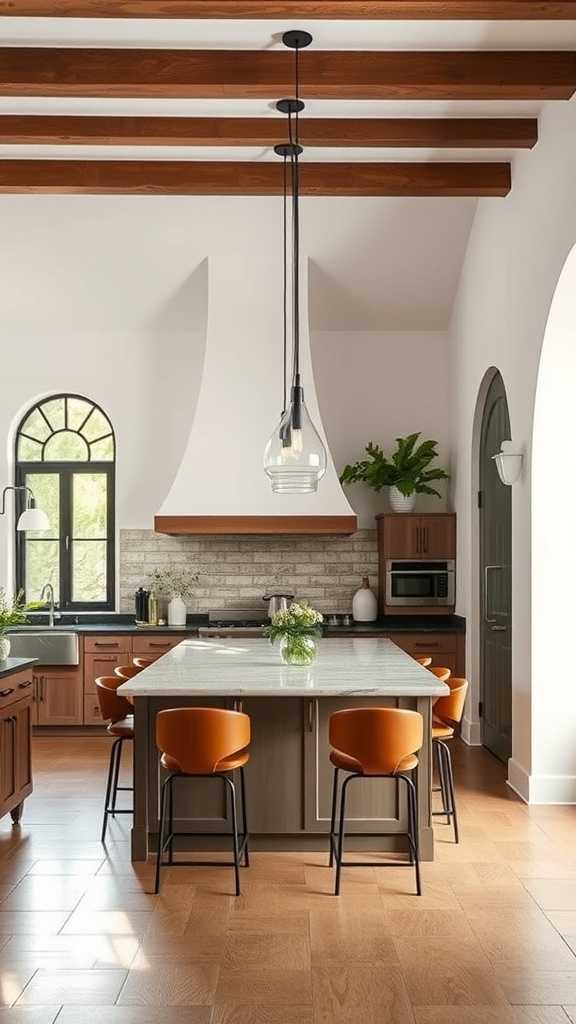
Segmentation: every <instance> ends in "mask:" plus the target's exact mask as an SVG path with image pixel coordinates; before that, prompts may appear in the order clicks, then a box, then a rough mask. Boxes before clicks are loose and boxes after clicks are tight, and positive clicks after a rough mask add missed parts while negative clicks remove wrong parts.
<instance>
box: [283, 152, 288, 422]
mask: <svg viewBox="0 0 576 1024" xmlns="http://www.w3.org/2000/svg"><path fill="white" fill-rule="evenodd" d="M283 171H284V202H283V210H282V222H283V239H284V246H283V249H284V251H283V257H282V261H283V271H284V285H283V296H282V302H283V312H284V343H283V375H282V415H284V413H285V412H286V399H287V390H288V380H287V377H288V367H287V364H288V165H287V163H286V157H284V166H283Z"/></svg>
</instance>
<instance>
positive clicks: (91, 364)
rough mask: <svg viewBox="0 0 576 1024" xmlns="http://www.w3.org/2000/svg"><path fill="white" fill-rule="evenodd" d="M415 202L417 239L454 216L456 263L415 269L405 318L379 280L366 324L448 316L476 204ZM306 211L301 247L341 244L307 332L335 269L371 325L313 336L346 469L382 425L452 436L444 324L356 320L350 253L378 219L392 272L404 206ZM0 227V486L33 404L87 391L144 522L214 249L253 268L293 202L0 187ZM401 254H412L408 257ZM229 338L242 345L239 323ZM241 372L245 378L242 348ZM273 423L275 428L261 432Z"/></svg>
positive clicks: (180, 419)
mask: <svg viewBox="0 0 576 1024" xmlns="http://www.w3.org/2000/svg"><path fill="white" fill-rule="evenodd" d="M418 203H419V204H421V205H419V210H420V218H421V222H422V224H423V225H424V226H425V235H426V241H425V243H423V244H425V245H427V246H431V245H432V239H433V238H436V237H437V232H438V226H439V225H440V224H441V223H445V224H446V226H447V232H448V235H447V237H448V238H449V239H450V252H451V255H450V260H449V261H448V263H447V269H446V273H445V274H444V276H442V275H441V274H440V275H435V278H434V282H433V283H431V285H430V287H429V288H428V289H427V288H426V287H425V284H424V282H423V281H422V280H421V277H420V276H419V277H418V281H417V288H416V291H417V292H418V295H419V302H418V303H415V304H408V303H405V305H404V307H403V312H402V309H401V308H400V306H399V305H398V303H397V304H396V305H395V306H394V310H393V317H392V313H391V312H390V311H389V309H388V301H387V298H386V297H387V295H388V293H385V296H384V298H385V299H386V301H384V300H383V299H382V295H380V294H379V293H378V290H375V291H374V295H373V298H372V302H371V304H370V308H369V311H368V312H369V316H367V323H368V324H369V326H370V327H371V328H372V327H373V326H374V325H375V324H377V323H378V322H380V323H381V325H382V328H383V329H385V327H386V325H387V318H388V316H390V317H391V318H393V321H394V324H395V325H396V324H397V323H398V321H399V319H401V318H402V317H404V320H405V322H406V323H407V325H408V326H409V325H410V323H411V322H413V321H414V317H416V319H417V321H418V323H420V321H421V320H422V318H423V317H424V319H425V318H426V316H428V318H429V320H430V322H431V323H434V324H437V322H438V318H439V317H441V313H442V310H443V309H445V308H446V306H447V295H448V294H449V292H450V289H451V288H452V287H453V285H452V281H453V276H454V258H453V251H454V248H456V249H459V251H461V250H462V247H463V246H464V245H465V241H466V237H467V231H468V227H469V224H470V219H471V215H472V212H473V206H474V204H473V203H472V202H471V201H470V200H462V201H460V200H455V201H454V204H455V205H454V206H447V205H446V203H445V202H444V203H443V202H442V201H440V202H438V201H434V200H419V201H418ZM303 214H304V216H303V222H304V224H303V228H304V230H303V249H304V256H306V255H310V256H311V257H312V258H313V259H314V260H315V261H316V262H317V264H318V266H320V267H322V266H323V265H324V262H325V257H326V254H327V253H330V264H329V266H330V273H331V280H332V281H333V285H334V286H333V288H332V290H329V291H328V292H326V288H325V287H324V286H323V290H321V293H320V299H319V298H318V295H316V297H313V298H312V303H311V305H312V328H314V324H315V323H318V322H319V321H322V320H324V319H325V318H324V317H323V314H322V302H325V301H329V302H330V303H332V302H333V298H334V295H335V294H336V292H335V289H336V290H337V281H336V279H335V278H334V274H336V272H337V271H338V272H339V273H340V274H341V275H342V280H343V281H346V284H347V294H348V296H349V298H350V302H351V303H352V307H351V308H353V309H355V310H356V313H355V318H356V320H357V321H360V322H359V323H358V329H357V330H356V331H355V332H347V331H346V332H344V331H336V332H333V333H318V332H314V331H313V349H314V359H315V360H316V359H317V366H316V372H317V374H318V375H319V376H320V377H321V378H324V377H326V383H324V381H323V380H318V379H317V386H318V390H319V392H320V391H321V395H320V404H321V409H322V415H323V418H324V420H325V423H326V424H329V426H327V433H328V439H329V442H330V446H331V449H332V453H333V456H334V461H335V464H336V468H337V469H341V468H342V466H343V465H344V464H345V462H346V461H348V460H350V459H352V458H355V457H356V456H357V455H360V453H361V450H362V446H363V444H364V443H365V442H366V441H367V440H368V439H370V438H371V437H375V438H376V437H380V438H381V439H382V440H383V441H385V442H390V443H391V442H392V441H393V438H394V436H395V435H396V433H397V432H398V431H399V432H401V433H407V432H408V431H409V430H411V429H418V427H420V426H421V427H422V429H424V430H425V431H426V432H427V433H431V434H432V435H434V436H438V438H439V440H441V441H444V443H445V441H446V430H445V426H444V427H442V423H444V422H445V404H446V400H445V395H446V393H445V390H442V376H443V375H442V371H441V365H442V359H443V358H444V359H445V354H444V356H443V354H442V352H443V345H444V341H445V339H444V336H443V335H442V333H441V332H436V333H434V332H432V333H427V332H423V333H422V334H421V335H418V334H411V333H410V332H409V331H406V332H404V333H400V334H398V333H396V334H386V333H378V332H371V331H370V332H367V333H362V331H361V327H362V326H363V324H362V311H363V309H364V307H365V303H364V302H363V301H360V300H359V298H358V296H361V295H363V292H362V288H365V286H366V284H365V273H364V266H363V264H361V263H360V264H358V265H356V264H355V263H354V262H353V263H352V264H350V261H349V256H350V253H351V252H354V253H357V252H360V251H361V249H362V239H361V235H362V231H363V230H368V228H369V232H370V233H369V247H370V254H371V260H372V261H373V262H374V261H376V260H378V261H379V263H378V266H379V274H378V275H377V276H378V280H384V281H385V280H387V276H388V267H389V265H391V264H393V265H395V264H396V261H397V258H398V255H397V254H398V252H400V249H399V248H398V247H397V248H396V249H394V251H393V252H390V250H389V247H388V245H387V234H386V232H385V231H384V230H383V228H384V227H386V226H387V225H389V224H390V221H391V218H392V219H393V220H394V223H395V225H396V227H395V230H396V233H397V235H398V237H399V238H400V236H401V237H402V239H403V241H402V245H403V246H404V249H406V247H407V245H408V240H407V237H406V236H405V235H404V234H403V232H402V227H401V225H402V223H403V222H404V223H406V222H405V221H403V220H402V218H403V217H405V216H409V223H412V220H411V219H410V218H412V219H413V217H412V214H411V213H410V211H408V210H407V208H406V202H405V201H399V202H398V203H396V201H395V200H390V201H387V200H345V201H340V200H329V199H326V200H319V201H314V200H305V201H304V202H303ZM0 223H1V225H2V227H1V231H0V350H1V356H2V358H1V361H0V377H1V391H0V395H1V398H0V481H1V482H4V481H6V482H7V481H9V480H11V478H12V468H11V465H10V460H11V452H12V443H11V440H12V439H11V430H12V428H13V427H14V424H15V422H16V420H17V419H18V418H19V416H20V415H21V413H22V411H23V410H24V409H25V408H26V407H28V406H29V405H30V404H31V403H32V402H33V401H35V400H36V399H37V398H38V397H40V396H43V395H45V394H48V393H52V392H54V391H74V392H79V393H81V394H85V395H87V396H88V397H91V398H93V399H95V400H96V401H97V402H99V403H100V404H101V405H102V407H103V408H104V409H105V410H106V411H107V413H108V414H109V415H110V417H111V419H112V422H113V424H114V427H115V430H116V434H117V438H118V487H117V493H118V506H117V511H118V516H117V518H118V526H119V528H127V529H139V528H140V529H148V528H150V527H151V526H152V523H153V516H154V514H155V513H156V512H158V510H159V508H160V506H161V504H162V501H163V499H164V498H165V496H166V494H167V492H168V490H169V488H170V485H171V483H172V481H173V479H174V476H175V473H176V470H177V468H178V465H179V463H180V460H181V457H182V454H183V451H184V448H185V445H186V441H187V438H188V434H189V430H190V425H191V422H192V418H193V414H194V410H195V407H196V401H197V396H198V385H199V381H200V373H201V369H202V364H203V357H204V341H205V330H206V316H207V287H208V283H207V282H208V278H207V262H206V260H207V259H208V260H209V258H210V254H211V253H218V252H222V250H223V247H226V248H227V249H229V250H230V252H231V253H232V254H234V255H235V257H236V259H237V260H238V261H239V265H240V262H241V264H242V266H243V267H244V269H245V267H246V265H248V264H249V263H250V260H251V254H252V258H253V259H254V262H257V261H259V262H260V264H261V261H262V259H263V255H264V256H265V257H266V256H267V253H268V247H269V245H270V240H271V238H272V237H276V235H275V231H276V230H278V231H279V230H280V226H281V201H280V200H279V199H265V200H240V199H226V198H214V199H200V198H176V197H174V198H166V197H162V198H159V197H112V196H108V197H80V196H77V197H74V196H72V197H57V196H52V197H40V196H28V197H9V196H6V197H1V198H0ZM379 225H380V227H381V228H382V230H381V231H380V243H379V247H378V245H377V241H376V239H377V236H378V228H379ZM398 246H400V241H398ZM402 251H403V252H404V250H402ZM338 252H339V253H340V258H339V261H338V260H336V254H337V253H338ZM279 255H280V246H278V250H277V251H275V252H274V253H273V254H272V256H271V259H272V260H273V261H276V262H278V260H279ZM403 258H404V259H405V262H406V259H407V253H406V252H404V257H403ZM406 265H408V264H407V263H406ZM418 273H419V274H420V275H421V268H420V270H419V271H418ZM271 287H273V285H272V283H271V281H268V282H267V288H268V289H270V288H271ZM277 289H278V291H277V299H278V333H277V334H276V332H275V331H272V332H271V336H270V338H269V344H270V346H277V349H278V354H279V352H280V332H279V328H280V323H281V320H280V310H281V306H280V303H281V280H280V276H279V275H278V280H277ZM354 295H357V298H356V299H354ZM322 296H324V299H322ZM328 296H331V298H329V297H328ZM426 311H427V312H426ZM328 319H329V318H328ZM272 335H273V336H272ZM350 339H352V342H353V344H352V345H350V343H349V340H350ZM230 345H231V347H234V346H237V345H238V334H237V332H236V331H235V330H234V325H233V324H231V327H230ZM316 350H317V351H316ZM336 352H337V353H338V357H337V359H335V358H334V354H335V353H336ZM225 371H226V366H223V372H225ZM245 375H246V386H247V387H248V390H250V380H251V375H250V364H249V358H248V357H247V359H246V368H245ZM346 382H347V383H348V384H349V385H350V389H349V394H347V395H346V400H345V401H344V400H343V386H344V384H345V383H346ZM432 382H433V385H434V386H433V388H432V387H430V386H429V385H430V383H432ZM276 383H277V385H278V391H279V381H277V382H276ZM435 402H437V406H436V408H437V412H438V415H436V414H435V412H434V408H433V406H434V403H435ZM424 412H425V415H424ZM222 414H223V415H224V414H225V409H223V410H222ZM271 428H272V424H268V423H267V424H266V433H267V432H268V430H269V429H271ZM265 440H266V437H263V438H262V444H264V442H265ZM216 454H217V453H216ZM355 491H356V492H357V493H355V494H354V495H352V499H353V504H355V503H356V504H357V505H358V508H359V510H360V511H361V512H363V513H364V515H363V519H364V521H365V522H366V523H367V525H368V524H370V522H371V515H372V512H373V511H374V510H378V509H379V508H381V507H382V504H383V499H378V498H375V499H374V500H372V498H371V496H370V495H368V494H366V493H364V494H361V493H360V491H359V490H358V489H355ZM10 526H11V524H10V522H9V521H6V520H0V583H3V582H6V581H8V580H9V579H10V567H9V551H10V547H11V540H12V531H11V528H10Z"/></svg>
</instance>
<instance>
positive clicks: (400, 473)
mask: <svg viewBox="0 0 576 1024" xmlns="http://www.w3.org/2000/svg"><path fill="white" fill-rule="evenodd" d="M419 437H420V432H418V433H417V434H408V437H397V438H396V445H397V448H396V451H395V452H393V454H392V456H391V457H390V458H387V457H386V455H385V454H384V451H383V449H382V448H381V446H380V445H378V444H374V443H373V442H372V441H370V443H369V444H367V445H366V454H367V455H368V458H367V459H362V460H360V461H359V462H355V463H354V465H353V466H345V467H344V469H343V471H342V474H341V476H340V482H341V483H343V484H353V483H364V484H366V485H367V486H368V487H371V488H372V490H374V491H381V490H382V488H383V487H397V488H398V490H399V491H400V492H401V493H402V494H404V495H406V496H407V497H409V496H410V495H411V494H435V495H436V497H438V498H440V497H441V495H440V492H439V491H437V490H436V488H434V487H431V486H430V485H431V484H432V483H433V482H435V481H436V480H447V479H448V473H447V472H446V470H445V469H442V468H441V467H440V466H437V467H435V468H434V469H428V468H427V467H428V466H429V465H430V463H431V462H433V461H434V459H437V458H438V451H437V446H438V442H437V441H433V440H428V441H421V442H420V444H418V439H419Z"/></svg>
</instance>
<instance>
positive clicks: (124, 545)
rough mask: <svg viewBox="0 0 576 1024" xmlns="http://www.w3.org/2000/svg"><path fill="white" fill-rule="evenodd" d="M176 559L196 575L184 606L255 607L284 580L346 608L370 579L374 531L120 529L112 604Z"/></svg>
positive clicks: (126, 605) (374, 570) (125, 603)
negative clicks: (272, 533)
mask: <svg viewBox="0 0 576 1024" xmlns="http://www.w3.org/2000/svg"><path fill="white" fill-rule="evenodd" d="M169 565H177V566H178V567H179V568H184V569H185V568H186V566H189V567H190V571H191V572H198V573H199V574H200V582H199V584H198V587H197V591H196V597H195V599H193V600H191V601H190V602H188V606H189V611H196V612H206V611H208V610H209V609H210V608H250V607H255V608H262V595H263V593H264V591H265V590H266V589H267V588H268V587H271V586H274V585H276V584H281V585H282V586H284V585H285V584H286V585H287V586H288V587H289V588H290V589H292V590H293V591H294V592H295V593H296V595H297V596H298V597H301V598H307V599H308V600H309V601H310V603H311V604H314V606H315V607H316V608H319V609H320V611H323V612H328V611H335V612H347V611H350V607H351V603H352V595H353V594H354V591H355V590H357V588H358V587H359V585H360V582H361V579H362V576H369V578H370V583H371V586H372V588H373V589H374V591H376V588H377V582H378V552H377V545H376V531H375V530H359V531H358V532H357V533H355V534H353V535H352V536H350V537H313V536H305V537H241V536H238V537H216V536H214V537H165V536H163V535H162V534H157V533H154V531H153V530H121V531H120V611H122V612H131V611H132V610H133V608H134V591H135V590H136V589H137V588H138V587H139V586H146V584H147V576H148V573H150V572H151V571H152V570H153V569H156V568H164V567H166V566H169Z"/></svg>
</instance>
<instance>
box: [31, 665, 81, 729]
mask: <svg viewBox="0 0 576 1024" xmlns="http://www.w3.org/2000/svg"><path fill="white" fill-rule="evenodd" d="M37 678H38V680H39V685H38V686H37V688H36V710H37V724H38V725H82V722H83V720H84V707H83V704H84V695H83V686H82V674H81V672H80V671H79V670H78V668H77V666H75V665H74V666H70V667H67V666H59V665H55V666H50V667H45V668H42V669H41V671H40V672H39V673H38V674H37Z"/></svg>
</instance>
